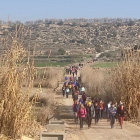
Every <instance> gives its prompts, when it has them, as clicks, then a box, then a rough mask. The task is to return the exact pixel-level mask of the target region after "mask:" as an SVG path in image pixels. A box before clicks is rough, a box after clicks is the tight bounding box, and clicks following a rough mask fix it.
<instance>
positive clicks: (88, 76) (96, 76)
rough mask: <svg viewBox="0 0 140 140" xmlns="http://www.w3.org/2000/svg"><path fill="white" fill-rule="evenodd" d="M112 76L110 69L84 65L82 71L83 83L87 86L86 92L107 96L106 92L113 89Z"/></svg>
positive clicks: (91, 94) (92, 94)
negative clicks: (110, 80) (111, 85)
mask: <svg viewBox="0 0 140 140" xmlns="http://www.w3.org/2000/svg"><path fill="white" fill-rule="evenodd" d="M110 77H111V74H110V70H104V69H100V70H98V69H93V68H91V67H84V68H83V69H82V71H81V79H82V83H83V84H84V86H85V87H86V93H87V94H88V95H90V96H104V97H105V96H106V93H109V92H110V90H111V87H110V82H109V79H110ZM107 81H108V82H107Z"/></svg>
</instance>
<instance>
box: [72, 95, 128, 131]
mask: <svg viewBox="0 0 140 140" xmlns="http://www.w3.org/2000/svg"><path fill="white" fill-rule="evenodd" d="M84 94H85V93H84ZM84 94H83V95H84ZM72 108H73V112H74V118H75V123H78V120H80V129H82V128H83V124H84V122H85V123H87V125H88V128H90V127H91V123H92V119H93V118H94V120H95V124H98V122H99V120H102V119H103V113H104V114H105V116H107V121H109V122H110V125H111V128H114V123H115V120H116V122H117V121H119V123H120V125H121V128H122V123H123V120H124V118H125V113H126V109H125V107H124V105H123V103H122V102H120V104H119V105H117V104H116V103H115V104H114V103H112V102H111V101H110V102H109V103H108V104H107V105H106V106H105V103H104V101H103V100H102V99H101V98H100V99H99V100H97V99H92V100H91V101H89V102H87V101H84V100H83V99H82V100H81V99H80V100H79V101H77V100H75V101H74V104H73V106H72Z"/></svg>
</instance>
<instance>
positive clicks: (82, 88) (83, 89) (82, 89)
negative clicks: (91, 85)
mask: <svg viewBox="0 0 140 140" xmlns="http://www.w3.org/2000/svg"><path fill="white" fill-rule="evenodd" d="M80 91H81V95H82V94H83V93H84V92H85V87H84V86H83V85H82V87H81V89H80Z"/></svg>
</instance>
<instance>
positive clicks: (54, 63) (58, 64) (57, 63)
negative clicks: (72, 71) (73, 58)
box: [35, 62, 71, 67]
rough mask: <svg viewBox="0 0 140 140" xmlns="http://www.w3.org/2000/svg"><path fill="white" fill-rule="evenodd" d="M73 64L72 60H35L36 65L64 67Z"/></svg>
mask: <svg viewBox="0 0 140 140" xmlns="http://www.w3.org/2000/svg"><path fill="white" fill-rule="evenodd" d="M69 64H71V63H70V62H35V67H46V66H53V67H56V66H60V67H64V66H67V65H69Z"/></svg>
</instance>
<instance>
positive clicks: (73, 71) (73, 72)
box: [72, 67, 75, 77]
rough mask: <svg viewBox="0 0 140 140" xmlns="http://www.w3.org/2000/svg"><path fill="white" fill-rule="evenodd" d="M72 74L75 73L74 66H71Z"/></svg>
mask: <svg viewBox="0 0 140 140" xmlns="http://www.w3.org/2000/svg"><path fill="white" fill-rule="evenodd" d="M74 74H75V68H74V67H73V68H72V75H73V77H74Z"/></svg>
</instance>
